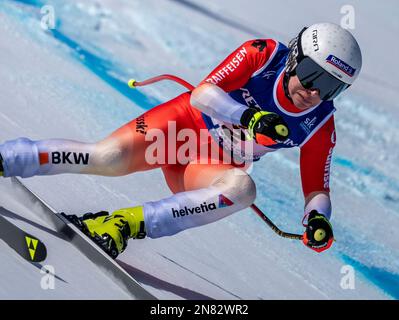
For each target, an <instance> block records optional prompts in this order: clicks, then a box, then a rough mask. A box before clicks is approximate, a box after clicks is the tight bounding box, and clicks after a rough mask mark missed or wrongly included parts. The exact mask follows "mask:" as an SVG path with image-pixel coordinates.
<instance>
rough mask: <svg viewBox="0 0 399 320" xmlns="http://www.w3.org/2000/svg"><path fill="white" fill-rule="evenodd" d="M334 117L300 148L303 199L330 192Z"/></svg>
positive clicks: (334, 138) (334, 137)
mask: <svg viewBox="0 0 399 320" xmlns="http://www.w3.org/2000/svg"><path fill="white" fill-rule="evenodd" d="M335 140H336V136H335V125H334V116H331V118H330V119H328V120H327V122H326V123H325V124H324V125H323V126H322V127H321V128H320V129H319V130H318V131H317V132H316V133H315V134H314V135H313V137H311V138H310V139H309V141H307V142H306V143H305V144H304V145H303V146H302V147H301V155H300V167H301V179H302V190H303V194H304V196H305V198H306V197H307V196H308V195H309V194H310V193H312V192H315V191H325V192H330V186H329V182H330V166H331V158H332V153H333V150H334V147H335Z"/></svg>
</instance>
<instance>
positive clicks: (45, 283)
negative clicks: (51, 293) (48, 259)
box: [40, 265, 55, 290]
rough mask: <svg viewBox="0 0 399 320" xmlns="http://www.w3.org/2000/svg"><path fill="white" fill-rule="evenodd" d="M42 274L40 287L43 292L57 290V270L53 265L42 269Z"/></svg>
mask: <svg viewBox="0 0 399 320" xmlns="http://www.w3.org/2000/svg"><path fill="white" fill-rule="evenodd" d="M40 273H41V274H43V276H42V278H41V280H40V287H41V288H42V289H43V290H54V289H55V268H54V267H53V266H51V265H45V266H43V268H41V270H40Z"/></svg>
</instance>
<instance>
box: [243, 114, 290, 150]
mask: <svg viewBox="0 0 399 320" xmlns="http://www.w3.org/2000/svg"><path fill="white" fill-rule="evenodd" d="M240 122H241V125H243V126H244V127H246V128H247V129H248V131H249V134H250V138H252V139H255V141H256V142H257V143H259V144H261V145H264V146H270V145H274V144H276V143H277V142H279V141H284V140H286V139H287V138H288V135H289V130H288V126H287V124H286V123H285V121H284V119H283V118H282V117H281V116H279V115H278V114H277V113H274V112H268V111H259V110H257V109H255V108H248V109H247V110H245V111H244V113H243V114H242V116H241V119H240Z"/></svg>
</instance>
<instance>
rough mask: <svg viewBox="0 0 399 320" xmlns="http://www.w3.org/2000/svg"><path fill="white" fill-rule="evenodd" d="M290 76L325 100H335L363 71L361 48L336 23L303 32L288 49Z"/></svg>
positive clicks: (287, 68) (316, 26)
mask: <svg viewBox="0 0 399 320" xmlns="http://www.w3.org/2000/svg"><path fill="white" fill-rule="evenodd" d="M288 47H289V48H290V53H289V55H288V58H287V62H286V72H287V73H288V75H290V76H292V75H297V76H298V78H299V81H300V82H301V84H302V85H303V86H304V87H305V88H307V89H310V88H316V89H318V90H319V92H320V97H321V99H322V100H332V99H334V98H335V97H336V96H338V95H339V94H340V93H341V92H342V91H344V90H345V89H347V88H348V87H349V86H350V85H351V84H353V82H354V81H355V79H356V78H357V76H358V75H359V72H360V69H361V67H362V54H361V51H360V47H359V44H358V43H357V41H356V39H355V38H354V37H353V35H352V34H351V33H350V32H349V31H348V30H346V29H343V28H341V27H340V26H338V25H336V24H333V23H316V24H313V25H311V26H310V27H306V28H303V29H302V31H301V32H300V33H299V35H298V36H297V37H295V38H294V39H292V40H291V41H290V43H289V45H288Z"/></svg>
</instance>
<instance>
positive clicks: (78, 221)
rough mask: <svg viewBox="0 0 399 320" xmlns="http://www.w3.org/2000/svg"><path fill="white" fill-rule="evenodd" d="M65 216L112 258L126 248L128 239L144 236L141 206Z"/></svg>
mask: <svg viewBox="0 0 399 320" xmlns="http://www.w3.org/2000/svg"><path fill="white" fill-rule="evenodd" d="M64 216H66V215H64ZM66 217H67V218H68V220H70V221H71V222H72V223H73V224H75V225H76V226H77V227H78V228H80V229H81V230H82V231H83V232H84V233H85V234H86V235H87V236H89V237H90V238H91V239H92V240H94V242H96V243H97V244H98V245H99V246H100V247H101V248H102V249H103V250H104V251H105V252H106V253H108V254H109V255H110V256H111V257H112V258H113V259H115V258H116V257H117V256H118V255H119V254H120V253H122V252H123V251H124V250H125V249H126V247H127V242H128V240H129V239H131V238H133V239H143V238H145V236H146V233H145V226H144V212H143V207H142V206H138V207H132V208H124V209H119V210H117V211H115V212H113V213H112V214H111V215H109V214H108V212H107V211H100V212H97V213H86V214H85V215H83V216H82V217H80V218H78V217H76V216H74V215H71V216H66Z"/></svg>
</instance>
